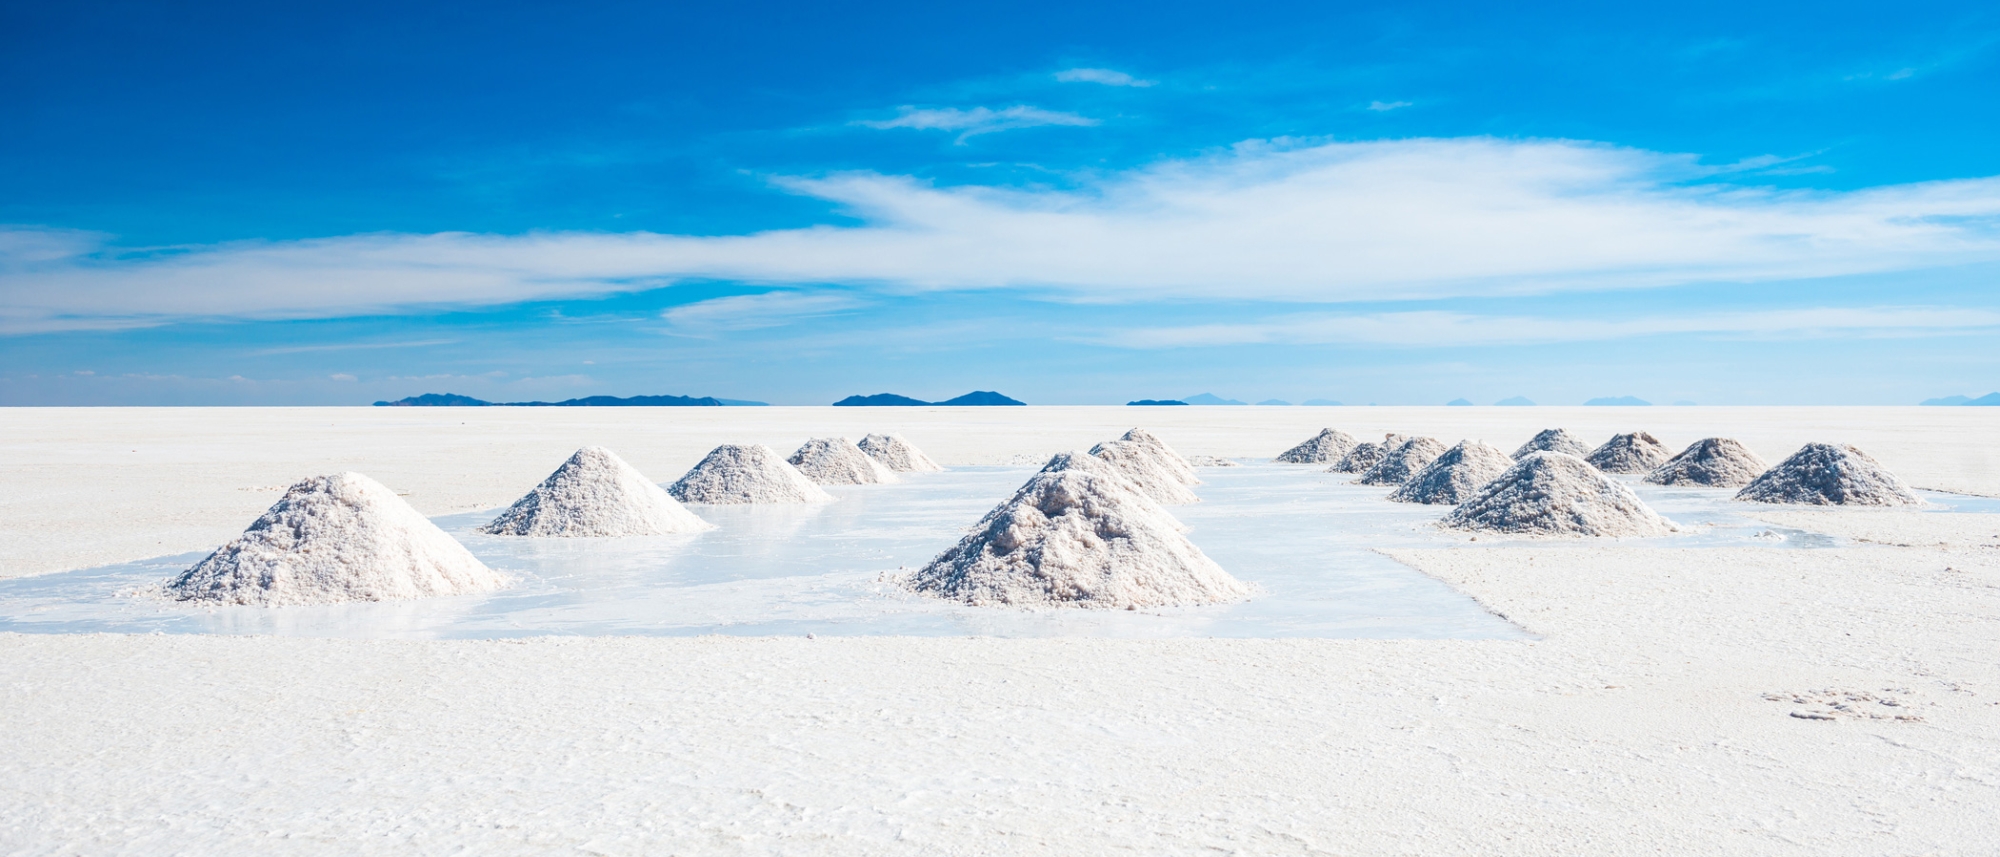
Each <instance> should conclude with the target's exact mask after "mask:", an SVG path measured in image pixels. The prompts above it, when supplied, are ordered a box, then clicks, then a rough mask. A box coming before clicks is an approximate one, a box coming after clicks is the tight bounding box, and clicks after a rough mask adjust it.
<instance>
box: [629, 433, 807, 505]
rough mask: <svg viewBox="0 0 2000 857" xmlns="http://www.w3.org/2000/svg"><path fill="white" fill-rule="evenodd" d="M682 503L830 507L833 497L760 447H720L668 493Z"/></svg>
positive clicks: (769, 449) (772, 453)
mask: <svg viewBox="0 0 2000 857" xmlns="http://www.w3.org/2000/svg"><path fill="white" fill-rule="evenodd" d="M667 493H669V494H672V495H674V497H675V498H677V499H679V500H680V501H681V502H683V503H704V504H710V505H735V504H743V503H759V504H761V503H831V502H833V495H831V494H828V493H826V492H825V491H824V490H821V488H820V487H819V486H818V485H816V484H814V483H813V481H812V480H811V479H808V478H806V475H805V474H803V473H800V472H799V469H798V468H796V467H793V466H791V465H790V464H788V463H786V462H785V460H784V459H782V458H779V457H778V454H777V453H776V452H773V451H772V450H771V448H770V447H768V446H764V445H763V444H748V445H737V444H723V445H721V446H718V447H716V448H715V449H714V450H711V451H710V452H709V453H708V456H707V457H705V458H703V459H702V460H701V463H700V464H697V465H695V466H694V469H692V470H689V471H688V472H687V475H686V476H682V477H681V479H680V481H679V482H675V483H674V484H673V487H671V488H668V489H667Z"/></svg>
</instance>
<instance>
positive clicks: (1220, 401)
mask: <svg viewBox="0 0 2000 857" xmlns="http://www.w3.org/2000/svg"><path fill="white" fill-rule="evenodd" d="M1181 401H1183V402H1186V403H1188V404H1190V405H1247V404H1249V402H1239V401H1236V400H1235V399H1225V398H1223V397H1221V396H1218V395H1216V394H1214V393H1197V394H1195V395H1192V396H1182V397H1181Z"/></svg>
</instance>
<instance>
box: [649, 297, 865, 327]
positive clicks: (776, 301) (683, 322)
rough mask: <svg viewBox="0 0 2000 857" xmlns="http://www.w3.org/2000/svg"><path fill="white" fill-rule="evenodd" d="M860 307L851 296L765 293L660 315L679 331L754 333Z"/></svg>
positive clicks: (703, 303)
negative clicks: (742, 331)
mask: <svg viewBox="0 0 2000 857" xmlns="http://www.w3.org/2000/svg"><path fill="white" fill-rule="evenodd" d="M858 306H861V301H859V300H856V299H855V298H854V297H853V296H851V295H845V294H839V293H832V292H815V293H807V292H765V293H763V294H757V295H735V296H731V297H726V298H713V299H710V300H705V301H700V302H697V303H691V304H685V305H682V306H677V307H674V308H672V309H669V310H667V311H665V312H663V313H660V317H661V318H664V319H666V320H667V322H668V323H669V324H671V325H672V326H673V327H674V329H675V331H676V332H683V333H706V332H711V331H728V330H755V329H758V328H765V327H780V326H783V325H787V324H791V323H793V322H796V321H800V320H803V319H808V318H817V317H820V316H827V315H832V314H834V313H838V312H842V311H845V310H849V309H853V308H855V307H858Z"/></svg>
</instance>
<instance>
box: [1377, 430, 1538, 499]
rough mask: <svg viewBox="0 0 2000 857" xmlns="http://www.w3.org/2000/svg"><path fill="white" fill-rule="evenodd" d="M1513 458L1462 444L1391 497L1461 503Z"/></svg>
mask: <svg viewBox="0 0 2000 857" xmlns="http://www.w3.org/2000/svg"><path fill="white" fill-rule="evenodd" d="M1513 466H1514V459H1513V458H1511V457H1509V456H1508V455H1507V453H1505V452H1501V451H1500V449H1499V448H1498V447H1493V446H1487V445H1486V444H1483V443H1480V442H1478V441H1472V440H1466V441H1460V442H1459V444H1458V445H1457V446H1454V447H1452V448H1451V449H1448V450H1446V451H1445V453H1444V454H1443V455H1440V456H1438V457H1437V458H1436V459H1435V460H1433V461H1432V462H1431V463H1429V464H1427V465H1424V469H1422V470H1419V471H1417V472H1416V475H1414V476H1411V477H1410V478H1409V480H1408V481H1405V482H1404V483H1403V484H1402V486H1401V487H1398V488H1397V489H1396V490H1395V491H1393V492H1391V493H1390V494H1389V499H1391V500H1394V501H1396V502H1398V503H1433V504H1435V503H1452V504H1456V503H1460V502H1463V501H1464V500H1465V499H1466V498H1467V497H1470V496H1472V494H1473V492H1475V491H1477V490H1479V488H1480V486H1483V485H1485V484H1486V483H1488V482H1491V481H1493V480H1494V479H1497V478H1499V476H1500V474H1502V473H1505V472H1507V468H1509V467H1513Z"/></svg>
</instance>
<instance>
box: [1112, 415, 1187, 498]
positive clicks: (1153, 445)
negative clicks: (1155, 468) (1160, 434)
mask: <svg viewBox="0 0 2000 857" xmlns="http://www.w3.org/2000/svg"><path fill="white" fill-rule="evenodd" d="M1118 439H1119V440H1122V441H1124V442H1126V443H1136V444H1138V445H1140V446H1142V447H1145V448H1146V450H1147V451H1148V452H1149V453H1151V454H1152V456H1153V459H1154V461H1155V462H1156V463H1158V464H1159V466H1160V469H1162V470H1165V471H1166V472H1167V473H1169V474H1171V475H1172V476H1173V477H1174V478H1175V479H1176V480H1179V481H1180V483H1181V484H1182V485H1200V484H1201V478H1200V477H1198V476H1195V475H1194V465H1192V464H1189V463H1188V460H1187V459H1185V458H1182V457H1181V454H1180V453H1178V452H1175V451H1174V448H1173V447H1171V446H1168V445H1167V442H1166V441H1164V440H1161V439H1159V438H1157V437H1154V436H1153V433H1152V432H1149V431H1147V430H1145V429H1142V428H1135V429H1132V430H1131V431H1128V432H1126V433H1125V434H1124V435H1123V436H1121V437H1119V438H1118ZM1101 445H1102V444H1100V446H1101ZM1096 452H1097V451H1096V450H1094V449H1093V450H1091V454H1093V455H1095V454H1096Z"/></svg>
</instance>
